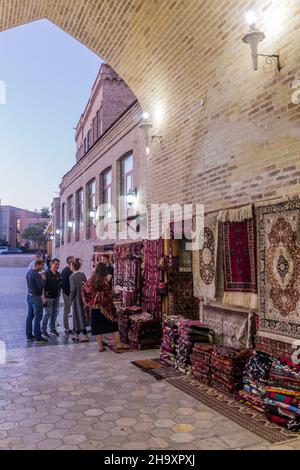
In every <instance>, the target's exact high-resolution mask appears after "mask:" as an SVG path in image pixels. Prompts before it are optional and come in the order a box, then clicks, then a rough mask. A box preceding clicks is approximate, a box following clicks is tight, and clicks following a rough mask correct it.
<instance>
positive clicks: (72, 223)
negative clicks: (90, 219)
mask: <svg viewBox="0 0 300 470" xmlns="http://www.w3.org/2000/svg"><path fill="white" fill-rule="evenodd" d="M73 225H74V222H73V221H72V220H69V222H68V228H73Z"/></svg>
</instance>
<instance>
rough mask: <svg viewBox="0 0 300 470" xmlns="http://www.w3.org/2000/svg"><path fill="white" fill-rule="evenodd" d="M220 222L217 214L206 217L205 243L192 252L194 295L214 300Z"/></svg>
mask: <svg viewBox="0 0 300 470" xmlns="http://www.w3.org/2000/svg"><path fill="white" fill-rule="evenodd" d="M217 248H218V222H217V217H216V215H210V216H206V217H205V218H204V234H203V245H202V247H201V249H200V250H193V252H192V260H193V261H192V266H193V280H194V296H195V297H197V298H203V299H204V300H206V301H207V300H214V299H215V296H216V264H217Z"/></svg>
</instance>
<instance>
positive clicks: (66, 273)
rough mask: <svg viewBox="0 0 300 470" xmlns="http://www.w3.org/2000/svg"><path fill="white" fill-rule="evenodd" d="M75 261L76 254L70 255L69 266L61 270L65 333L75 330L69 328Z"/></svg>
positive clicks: (71, 332)
mask: <svg viewBox="0 0 300 470" xmlns="http://www.w3.org/2000/svg"><path fill="white" fill-rule="evenodd" d="M73 261H74V256H68V258H67V267H66V268H64V269H63V270H62V272H61V288H62V295H63V299H64V329H65V334H67V335H68V334H73V331H72V330H70V328H69V315H70V311H71V300H70V276H71V274H72V271H71V265H72V263H73Z"/></svg>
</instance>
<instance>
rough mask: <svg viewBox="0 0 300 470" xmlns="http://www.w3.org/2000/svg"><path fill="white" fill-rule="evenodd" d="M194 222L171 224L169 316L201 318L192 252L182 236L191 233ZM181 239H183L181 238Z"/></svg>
mask: <svg viewBox="0 0 300 470" xmlns="http://www.w3.org/2000/svg"><path fill="white" fill-rule="evenodd" d="M191 230H192V222H191V221H190V222H186V223H185V227H184V230H183V226H182V223H181V222H180V224H178V223H171V225H170V240H169V242H168V243H166V245H167V250H166V252H165V256H166V267H167V271H166V272H167V275H166V279H167V285H168V314H169V315H180V316H182V317H183V318H188V319H195V320H198V318H199V300H198V299H197V297H196V296H195V295H194V288H193V273H192V251H191V250H188V249H187V247H186V243H187V242H188V240H187V239H186V238H185V237H184V236H183V237H182V234H184V233H188V232H191ZM179 237H181V239H180V238H179Z"/></svg>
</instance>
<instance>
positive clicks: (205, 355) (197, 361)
mask: <svg viewBox="0 0 300 470" xmlns="http://www.w3.org/2000/svg"><path fill="white" fill-rule="evenodd" d="M212 350H213V346H211V345H209V344H201V343H196V344H195V346H194V348H193V354H192V374H193V376H194V377H195V379H197V380H199V382H202V383H204V384H206V385H209V384H210V382H211V367H210V365H211V353H212Z"/></svg>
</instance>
